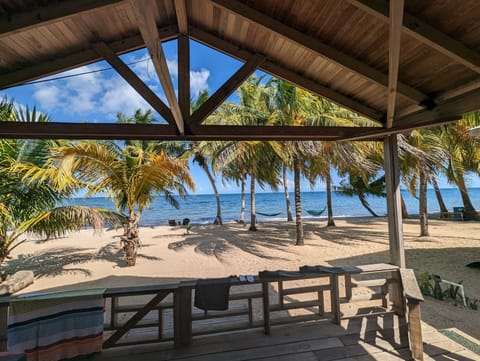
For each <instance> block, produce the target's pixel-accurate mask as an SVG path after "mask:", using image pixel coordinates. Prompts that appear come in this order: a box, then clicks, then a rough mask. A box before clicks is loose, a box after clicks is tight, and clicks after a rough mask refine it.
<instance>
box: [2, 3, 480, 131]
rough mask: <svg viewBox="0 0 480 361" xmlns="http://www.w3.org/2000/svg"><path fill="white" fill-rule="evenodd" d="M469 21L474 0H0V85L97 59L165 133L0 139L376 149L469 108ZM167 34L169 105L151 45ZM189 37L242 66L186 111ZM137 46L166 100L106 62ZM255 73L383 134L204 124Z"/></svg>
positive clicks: (109, 127) (118, 64)
mask: <svg viewBox="0 0 480 361" xmlns="http://www.w3.org/2000/svg"><path fill="white" fill-rule="evenodd" d="M389 4H390V5H391V6H389ZM478 19H480V2H478V1H477V0H445V1H429V0H418V1H413V0H412V1H409V0H407V1H405V4H404V1H403V0H395V1H390V2H388V1H386V0H322V1H318V0H302V1H295V0H243V1H240V0H130V1H125V0H82V1H78V0H3V1H2V2H0V88H7V87H10V86H13V85H16V84H21V83H24V82H28V81H30V80H34V79H37V78H41V77H44V76H46V75H51V74H54V73H58V72H61V71H64V70H67V69H71V68H75V67H78V66H80V65H84V64H88V63H91V62H95V61H98V60H102V59H105V60H107V61H108V62H109V63H110V64H111V65H112V67H114V68H115V69H116V70H117V72H118V73H119V74H120V75H121V76H122V77H124V78H125V79H126V80H127V81H128V82H129V83H130V84H131V85H132V86H133V87H134V88H135V89H136V90H137V91H138V92H139V93H140V94H141V95H142V96H143V97H144V98H145V99H146V100H147V102H149V103H150V105H151V106H152V108H154V109H155V110H157V111H158V112H159V113H160V114H161V115H162V116H163V117H164V118H165V119H166V120H167V122H168V123H169V125H164V126H162V125H156V126H133V127H132V126H131V125H125V124H124V125H115V124H62V123H52V124H47V125H45V124H43V125H39V124H36V125H35V124H30V125H28V124H16V123H7V122H3V123H0V134H2V136H4V137H64V138H91V137H100V138H162V139H187V138H189V139H254V138H255V139H324V140H328V139H330V140H339V139H374V138H380V137H382V136H384V135H386V134H391V133H393V132H398V131H401V130H408V129H411V128H415V127H424V126H430V125H434V124H441V123H444V122H448V121H452V120H455V119H458V118H459V117H460V116H461V114H463V113H466V112H469V111H472V110H476V109H478V108H480V74H479V73H480V53H479V51H480V21H479V20H478ZM177 37H178V41H179V42H178V48H179V54H178V60H179V84H178V87H179V89H178V97H177V95H176V93H175V90H174V89H173V85H172V82H171V79H170V76H169V73H168V69H167V66H166V61H165V57H164V54H163V51H162V49H161V47H159V46H158V44H159V41H165V40H170V39H174V38H177ZM189 38H191V39H194V40H196V41H198V42H201V43H203V44H205V45H207V46H210V47H212V48H215V49H217V50H219V51H221V52H224V53H226V54H228V55H231V56H233V57H235V58H238V59H240V60H242V61H244V62H245V64H244V65H243V67H242V68H241V69H240V70H239V71H238V72H237V73H235V74H234V75H233V76H232V78H230V79H229V80H228V81H227V82H226V83H225V84H224V85H223V86H222V87H221V88H220V89H219V90H218V91H217V92H216V93H214V94H213V95H212V96H211V98H210V99H209V101H207V103H205V104H204V106H203V107H201V108H200V109H199V110H198V111H197V112H195V113H194V114H189V111H188V109H189V106H188V104H189V99H190V94H189V76H188V74H189V42H188V39H189ZM145 46H146V47H147V48H148V50H149V52H150V56H151V58H152V62H153V64H154V66H155V69H156V71H157V73H158V76H159V79H160V82H161V84H162V86H163V89H164V92H165V95H166V98H167V100H168V104H165V103H164V102H162V100H160V98H159V97H158V96H157V95H156V94H154V93H153V92H152V91H151V90H150V89H149V88H148V87H147V86H146V85H145V84H144V83H143V82H142V81H141V80H140V79H139V78H138V77H137V76H136V75H135V74H134V73H132V72H131V71H130V70H129V68H128V67H127V66H126V65H125V64H124V63H123V62H122V61H121V60H120V59H119V58H118V56H117V55H118V54H121V53H124V52H128V51H131V50H135V49H139V48H142V47H145ZM255 69H262V70H264V71H266V72H268V73H270V74H272V75H274V76H277V77H279V78H282V79H285V80H288V81H291V82H293V83H295V84H297V85H299V86H300V87H303V88H305V89H307V90H310V91H312V92H314V93H316V94H318V95H321V96H323V97H325V98H328V99H330V100H332V101H334V102H336V103H338V104H341V105H343V106H345V107H347V108H349V109H351V110H353V111H355V112H357V113H359V114H362V115H365V116H366V117H369V118H371V119H373V120H375V121H377V122H378V123H379V125H380V126H379V127H369V128H343V127H342V128H324V127H229V126H225V127H223V126H204V125H201V122H202V121H203V119H205V118H206V117H207V116H208V115H209V114H210V113H211V112H212V111H213V110H214V109H215V108H216V107H217V106H218V105H219V104H220V103H221V102H222V101H223V100H225V99H226V98H227V97H228V96H229V95H230V94H231V93H232V92H233V91H235V89H236V88H237V87H238V86H239V85H240V84H241V83H242V82H243V81H244V80H245V79H246V78H247V77H248V76H249V75H250V74H251V73H252V72H253V71H255ZM152 127H154V128H152Z"/></svg>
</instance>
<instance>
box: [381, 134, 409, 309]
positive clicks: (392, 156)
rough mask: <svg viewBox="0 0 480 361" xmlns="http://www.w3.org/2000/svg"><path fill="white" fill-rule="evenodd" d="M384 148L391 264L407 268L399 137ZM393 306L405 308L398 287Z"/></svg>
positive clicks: (386, 141)
mask: <svg viewBox="0 0 480 361" xmlns="http://www.w3.org/2000/svg"><path fill="white" fill-rule="evenodd" d="M383 148H384V154H385V184H386V191H387V210H388V235H389V240H390V262H391V263H392V264H394V265H396V266H399V267H402V268H405V249H404V246H403V229H402V207H401V196H400V165H399V161H398V143H397V136H396V135H389V136H387V137H385V139H384V143H383ZM392 276H393V277H394V278H395V279H397V280H398V274H397V272H393V273H392ZM393 305H394V308H395V309H397V310H401V309H403V308H404V302H403V295H402V294H401V293H400V292H398V287H396V288H394V292H393Z"/></svg>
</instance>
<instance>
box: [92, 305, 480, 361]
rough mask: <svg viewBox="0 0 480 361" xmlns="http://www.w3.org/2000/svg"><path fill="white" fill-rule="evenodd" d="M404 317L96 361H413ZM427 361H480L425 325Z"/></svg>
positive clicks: (114, 353)
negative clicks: (403, 321) (401, 322)
mask: <svg viewBox="0 0 480 361" xmlns="http://www.w3.org/2000/svg"><path fill="white" fill-rule="evenodd" d="M399 320H400V318H399V317H397V316H395V315H393V314H390V315H384V316H376V317H364V318H360V319H352V320H343V321H342V322H341V325H335V324H332V323H331V322H329V321H326V320H322V321H315V322H306V323H301V324H295V325H288V326H286V325H283V326H277V327H274V328H272V331H271V334H270V335H269V336H266V335H264V334H263V332H262V331H261V330H258V329H257V330H250V331H242V332H241V333H240V332H238V333H230V334H220V335H214V336H208V337H199V338H196V339H194V342H193V344H192V345H191V346H188V347H186V348H182V349H174V347H173V343H165V344H162V345H158V344H157V345H147V346H129V347H122V348H118V349H112V350H106V351H104V352H102V353H101V354H97V355H95V356H94V357H90V358H89V360H91V361H108V360H112V361H113V360H115V361H127V360H128V361H136V360H190V361H207V360H208V361H224V360H229V361H241V360H264V361H270V360H272V361H273V360H279V361H289V360H292V361H294V360H295V361H298V360H306V361H310V360H311V361H319V360H322V361H323V360H338V361H369V360H387V361H390V360H410V359H411V357H410V351H409V349H408V339H407V331H406V328H405V326H402V325H400V323H399ZM422 328H423V335H424V359H425V360H459V361H475V360H480V355H476V354H474V353H473V352H471V351H469V350H467V349H465V347H463V346H461V345H459V344H457V343H455V342H453V341H451V340H450V339H448V338H447V337H446V336H444V335H442V334H440V333H439V332H437V331H436V330H435V329H434V328H432V327H430V326H428V325H426V324H423V326H422Z"/></svg>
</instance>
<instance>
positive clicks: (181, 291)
mask: <svg viewBox="0 0 480 361" xmlns="http://www.w3.org/2000/svg"><path fill="white" fill-rule="evenodd" d="M173 329H174V344H175V347H184V346H188V345H189V344H190V343H191V342H192V290H191V288H190V287H182V286H181V284H180V287H179V288H177V289H176V290H175V293H174V296H173Z"/></svg>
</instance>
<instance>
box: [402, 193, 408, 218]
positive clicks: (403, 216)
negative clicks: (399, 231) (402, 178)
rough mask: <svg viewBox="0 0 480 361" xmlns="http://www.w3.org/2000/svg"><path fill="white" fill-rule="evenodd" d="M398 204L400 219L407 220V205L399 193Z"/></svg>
mask: <svg viewBox="0 0 480 361" xmlns="http://www.w3.org/2000/svg"><path fill="white" fill-rule="evenodd" d="M400 203H401V205H402V218H403V219H407V218H408V211H407V205H406V204H405V200H404V199H403V196H402V194H401V193H400Z"/></svg>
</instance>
